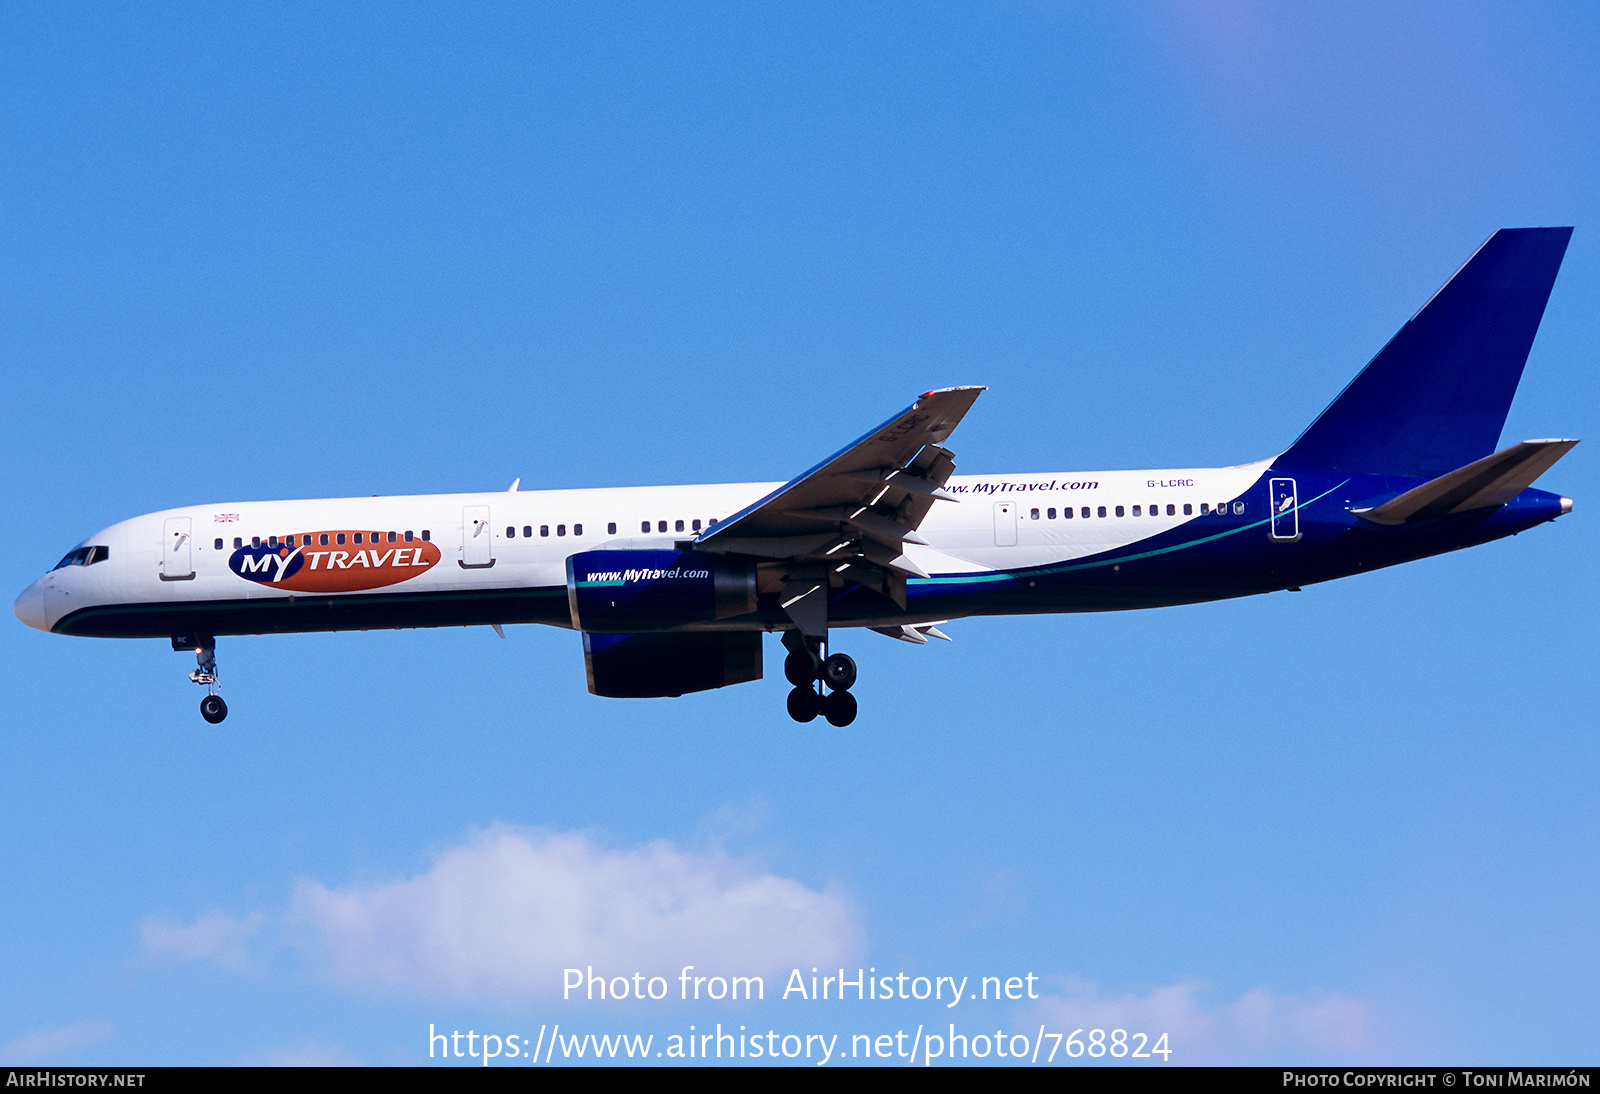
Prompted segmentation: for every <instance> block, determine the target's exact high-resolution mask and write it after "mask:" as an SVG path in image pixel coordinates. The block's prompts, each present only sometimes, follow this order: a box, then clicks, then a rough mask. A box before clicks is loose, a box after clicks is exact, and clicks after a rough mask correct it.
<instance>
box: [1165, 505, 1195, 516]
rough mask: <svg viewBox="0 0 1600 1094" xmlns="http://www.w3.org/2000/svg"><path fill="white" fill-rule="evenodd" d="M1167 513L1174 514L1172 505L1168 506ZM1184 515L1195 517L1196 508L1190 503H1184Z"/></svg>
mask: <svg viewBox="0 0 1600 1094" xmlns="http://www.w3.org/2000/svg"><path fill="white" fill-rule="evenodd" d="M1167 512H1169V513H1170V512H1172V506H1170V505H1169V506H1167ZM1183 515H1184V516H1186V517H1192V516H1194V506H1193V505H1191V504H1189V503H1188V502H1184V503H1183Z"/></svg>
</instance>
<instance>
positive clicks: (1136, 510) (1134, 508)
mask: <svg viewBox="0 0 1600 1094" xmlns="http://www.w3.org/2000/svg"><path fill="white" fill-rule="evenodd" d="M1121 515H1122V514H1121V513H1118V514H1117V516H1119V517H1120V516H1121ZM1133 515H1134V516H1136V517H1140V516H1143V515H1144V514H1143V513H1141V512H1139V507H1138V506H1137V505H1135V506H1134V507H1133Z"/></svg>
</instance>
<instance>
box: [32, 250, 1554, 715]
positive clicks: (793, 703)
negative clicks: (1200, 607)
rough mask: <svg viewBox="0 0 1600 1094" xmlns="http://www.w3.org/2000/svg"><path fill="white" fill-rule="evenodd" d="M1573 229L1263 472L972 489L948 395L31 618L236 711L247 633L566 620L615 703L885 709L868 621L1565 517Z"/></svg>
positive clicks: (174, 568) (407, 509)
mask: <svg viewBox="0 0 1600 1094" xmlns="http://www.w3.org/2000/svg"><path fill="white" fill-rule="evenodd" d="M1571 233H1572V229H1571V228H1517V229H1502V230H1500V231H1497V232H1496V233H1494V234H1493V235H1492V236H1490V237H1489V239H1488V240H1486V241H1485V242H1484V243H1483V244H1482V245H1481V246H1480V247H1479V248H1478V249H1477V251H1475V252H1474V253H1473V255H1472V257H1471V258H1469V259H1468V260H1467V262H1466V263H1465V264H1464V265H1463V266H1462V267H1461V268H1460V269H1459V270H1458V271H1457V272H1456V273H1455V274H1454V276H1452V277H1451V278H1450V280H1449V281H1448V282H1447V283H1446V284H1445V285H1444V287H1443V288H1441V289H1440V290H1439V291H1438V292H1437V293H1435V294H1434V295H1433V296H1432V297H1431V298H1430V299H1429V300H1428V301H1427V303H1425V304H1424V305H1423V307H1422V309H1421V310H1420V311H1418V312H1417V313H1416V314H1415V315H1414V316H1413V317H1412V318H1411V320H1410V321H1409V322H1407V323H1406V324H1405V325H1404V326H1403V327H1401V328H1400V330H1399V332H1398V333H1396V334H1395V336H1394V337H1393V338H1392V339H1391V340H1390V341H1389V342H1388V344H1387V345H1385V346H1384V347H1383V349H1382V350H1380V351H1379V352H1378V354H1377V356H1375V357H1374V358H1372V360H1371V361H1370V362H1369V363H1368V364H1367V366H1366V367H1365V368H1364V369H1363V370H1362V371H1361V373H1360V374H1359V375H1358V376H1357V377H1356V378H1355V380H1354V381H1353V382H1352V383H1351V384H1350V386H1349V387H1347V388H1346V389H1345V390H1344V392H1343V393H1342V394H1340V395H1339V397H1338V398H1337V399H1335V400H1334V401H1333V403H1332V404H1330V405H1329V406H1328V408H1327V409H1326V410H1325V411H1323V413H1322V414H1321V416H1320V417H1318V418H1317V419H1316V421H1314V422H1313V423H1312V424H1311V426H1310V428H1308V429H1307V430H1306V431H1305V432H1304V433H1303V434H1301V436H1300V437H1299V439H1298V440H1296V441H1295V442H1294V443H1293V444H1292V445H1290V446H1289V447H1288V448H1286V449H1285V450H1283V451H1282V452H1280V453H1279V454H1277V455H1275V456H1272V457H1270V458H1268V459H1263V460H1257V461H1255V462H1253V463H1245V464H1239V465H1237V466H1234V467H1217V468H1194V469H1190V468H1184V469H1175V470H1174V469H1164V470H1154V471H1149V470H1146V471H1062V472H1042V473H1024V474H1000V475H991V474H983V475H956V474H955V473H954V471H955V458H954V455H953V454H952V452H951V450H950V449H949V448H948V447H946V444H945V442H946V441H947V440H948V439H949V437H950V435H951V433H952V431H953V430H954V429H955V428H956V425H957V424H958V423H959V422H960V421H961V419H962V417H963V416H964V415H965V414H966V413H967V411H968V410H969V409H970V408H971V407H972V405H973V403H974V401H975V400H976V399H977V397H978V395H979V394H980V392H982V391H984V390H986V389H984V388H982V387H954V388H944V389H940V390H936V391H929V392H926V393H925V394H923V395H922V396H920V397H918V398H917V399H916V400H915V401H914V402H913V403H912V404H911V406H910V407H908V408H907V409H905V410H903V411H901V412H900V413H899V414H896V415H895V416H894V417H892V418H890V419H889V420H888V421H886V422H884V423H883V424H882V425H880V426H878V427H877V428H876V429H873V430H872V431H870V432H868V433H867V434H865V435H864V436H862V437H861V438H860V439H858V440H856V441H854V442H853V443H851V444H849V445H847V446H846V447H845V448H843V449H841V450H840V451H839V452H837V453H835V454H834V455H832V456H829V457H828V458H827V459H825V460H823V461H822V462H821V463H819V464H817V465H816V466H815V467H813V468H811V469H810V470H809V471H806V472H804V473H803V474H801V475H799V476H797V477H796V478H794V479H791V480H790V481H788V482H785V483H740V484H727V485H712V486H647V487H627V488H617V489H599V490H539V491H534V490H529V491H521V490H519V489H518V488H519V485H520V480H518V481H517V482H513V483H512V484H511V488H510V490H508V491H504V492H501V491H496V492H493V493H474V494H434V495H421V496H413V497H371V498H333V499H324V500H311V501H261V502H226V503H220V504H210V505H200V506H187V507H184V508H179V509H169V510H165V511H163V512H158V513H151V514H148V515H145V516H141V517H135V518H133V519H131V520H126V521H122V522H121V523H119V524H114V525H112V526H111V527H109V528H106V529H105V530H103V531H100V532H97V533H95V534H94V535H92V536H90V537H89V538H88V539H86V540H84V541H83V542H82V543H80V544H79V545H78V546H76V547H74V548H73V549H72V550H71V551H69V552H68V553H67V555H66V557H64V558H63V559H62V560H61V562H60V564H59V565H57V566H56V567H55V568H54V569H53V570H51V571H50V572H48V573H46V574H45V575H44V576H43V577H41V578H39V579H38V580H37V581H35V582H34V583H33V584H32V585H30V586H29V587H28V588H27V590H25V591H24V592H23V593H22V595H21V596H19V597H18V598H17V601H16V605H15V609H14V610H15V613H16V616H17V618H18V619H20V620H21V621H22V622H23V623H26V624H27V625H28V626H30V627H36V628H38V629H39V630H43V631H51V632H54V633H57V634H69V635H86V636H97V637H112V638H167V639H170V640H171V642H172V648H173V649H174V650H182V651H187V650H192V651H194V653H195V657H196V660H197V662H198V667H197V668H196V669H195V670H194V671H192V672H191V673H190V679H191V680H193V681H194V682H195V683H198V684H200V685H202V686H203V687H205V688H206V689H207V694H206V695H205V697H204V698H203V699H202V700H201V704H200V711H201V715H202V717H204V718H205V719H206V721H208V722H211V723H218V722H221V721H222V720H223V719H224V718H225V717H226V716H227V705H226V704H225V703H224V702H223V700H222V697H221V695H220V694H219V683H218V677H217V667H216V639H217V637H218V636H226V635H240V634H283V633H292V632H308V631H338V630H367V629H373V628H406V627H449V626H489V627H492V628H494V630H495V631H496V632H497V633H498V634H500V635H501V637H504V630H503V627H504V625H506V624H511V623H544V624H548V625H550V626H555V627H565V628H569V629H571V630H574V631H577V632H579V633H580V634H581V636H582V641H583V656H584V666H585V671H586V674H587V677H588V685H589V691H590V692H592V693H593V694H595V695H600V696H610V697H637V698H650V697H663V696H677V695H683V694H686V693H689V692H698V691H706V690H710V689H713V688H720V687H725V686H728V685H731V684H738V683H744V682H747V681H751V680H758V679H760V678H761V677H762V672H763V659H762V640H763V639H762V635H763V634H764V633H765V632H769V631H776V632H779V633H780V635H781V640H782V644H783V646H784V647H785V649H786V650H787V651H788V652H787V655H786V657H785V659H784V675H785V677H786V678H787V679H788V681H789V683H790V684H792V685H793V690H792V691H790V692H789V694H788V699H787V707H788V712H789V714H790V715H791V716H792V717H793V718H794V719H795V720H796V721H800V722H809V721H811V720H813V719H815V718H816V717H817V716H818V715H821V716H823V717H825V718H826V720H827V721H828V722H830V723H831V724H833V725H835V726H846V725H849V724H850V723H851V722H852V721H853V720H854V719H855V717H856V713H857V705H856V699H855V697H854V696H853V695H852V694H851V691H850V688H851V686H852V685H853V684H854V683H855V680H856V665H855V662H854V660H853V659H852V658H851V657H850V656H849V655H848V654H846V653H843V652H840V651H836V650H835V649H834V648H833V645H832V643H831V641H830V635H831V634H832V632H833V631H835V630H839V629H844V628H866V629H870V630H873V631H876V632H878V633H880V634H884V635H887V636H889V637H891V638H897V639H901V640H903V641H906V642H912V643H917V644H926V643H927V642H928V640H929V639H930V638H946V637H947V636H946V635H945V634H944V632H943V631H941V630H940V629H939V628H940V626H941V625H945V624H947V623H948V622H949V621H950V620H953V619H959V618H962V617H967V616H978V615H1015V614H1035V613H1046V612H1089V611H1114V610H1123V609H1132V608H1155V607H1163V606H1167V605H1176V604H1191V603H1197V602H1201V601H1210V600H1220V599H1226V598H1231V597H1239V596H1248V595H1252V594H1258V593H1269V592H1274V591H1279V590H1291V591H1299V590H1300V588H1301V587H1303V586H1305V585H1309V584H1312V583H1313V582H1320V581H1329V580H1332V579H1334V578H1338V577H1345V576H1348V575H1352V574H1357V573H1362V572H1365V571H1369V570H1374V569H1378V568H1380V567H1384V566H1392V565H1395V564H1397V563H1401V562H1407V561H1410V560H1412V559H1419V558H1424V557H1427V556H1429V555H1436V554H1440V553H1443V552H1445V551H1454V550H1459V549H1461V548H1464V547H1470V546H1473V545H1476V544H1480V543H1486V542H1489V541H1490V540H1495V539H1500V538H1502V537H1504V536H1509V535H1515V534H1516V533H1518V532H1522V531H1524V530H1526V529H1528V528H1531V527H1533V526H1534V525H1536V524H1540V523H1542V522H1544V521H1549V520H1554V519H1555V518H1556V517H1558V516H1561V515H1563V514H1565V513H1569V512H1571V510H1572V500H1571V499H1570V498H1566V497H1561V496H1559V495H1556V494H1552V493H1548V492H1546V491H1543V490H1537V489H1534V488H1532V483H1533V482H1534V480H1535V479H1537V478H1538V477H1539V476H1540V475H1541V474H1543V473H1544V472H1545V471H1547V470H1548V469H1549V468H1550V467H1551V466H1552V465H1553V464H1554V463H1555V462H1556V461H1557V460H1558V459H1560V458H1561V457H1562V456H1564V455H1565V454H1566V453H1567V452H1568V451H1569V450H1570V449H1571V448H1572V447H1573V445H1575V444H1577V443H1578V442H1577V441H1575V440H1564V439H1551V440H1529V441H1523V442H1521V443H1519V444H1513V445H1511V446H1510V447H1507V448H1503V449H1499V450H1497V442H1498V439H1499V436H1500V432H1501V430H1502V429H1503V427H1504V424H1505V419H1506V414H1507V412H1508V410H1509V408H1510V405H1511V400H1512V397H1513V395H1514V394H1515V393H1516V388H1517V383H1518V381H1519V380H1520V378H1521V375H1522V370H1523V366H1524V364H1525V363H1526V361H1527V357H1528V353H1529V350H1530V348H1531V347H1532V344H1533V339H1534V335H1535V334H1536V332H1537V331H1538V327H1539V323H1540V321H1541V319H1542V318H1543V315H1544V308H1545V304H1546V301H1547V300H1548V298H1549V295H1550V290H1551V287H1552V286H1553V285H1554V282H1555V277H1556V273H1557V271H1558V270H1559V268H1560V265H1561V260H1562V258H1563V256H1564V255H1565V252H1566V247H1567V243H1568V240H1569V238H1570V236H1571Z"/></svg>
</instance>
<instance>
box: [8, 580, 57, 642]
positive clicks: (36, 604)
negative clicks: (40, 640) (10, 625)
mask: <svg viewBox="0 0 1600 1094" xmlns="http://www.w3.org/2000/svg"><path fill="white" fill-rule="evenodd" d="M11 610H12V611H13V612H14V613H16V616H17V618H18V619H20V620H22V621H23V622H24V623H26V624H27V625H28V626H30V627H32V628H34V629H35V630H40V631H47V630H49V629H50V623H49V621H48V620H47V619H46V618H45V614H44V590H43V589H42V588H40V587H39V583H38V582H37V581H35V582H34V583H33V584H32V585H29V586H28V587H27V588H26V589H24V590H23V591H22V595H21V596H19V597H17V602H16V603H15V604H13V605H12V606H11Z"/></svg>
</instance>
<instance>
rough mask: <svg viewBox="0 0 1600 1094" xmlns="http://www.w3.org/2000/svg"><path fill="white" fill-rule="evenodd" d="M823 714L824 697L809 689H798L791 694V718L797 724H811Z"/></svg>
mask: <svg viewBox="0 0 1600 1094" xmlns="http://www.w3.org/2000/svg"><path fill="white" fill-rule="evenodd" d="M821 712H822V696H820V695H818V694H817V693H816V692H814V691H812V690H811V689H810V688H809V687H797V688H795V689H794V690H793V691H791V692H790V693H789V717H791V718H793V719H794V720H795V721H797V722H809V721H811V720H812V719H813V718H815V717H816V716H817V715H818V714H820V713H821Z"/></svg>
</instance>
